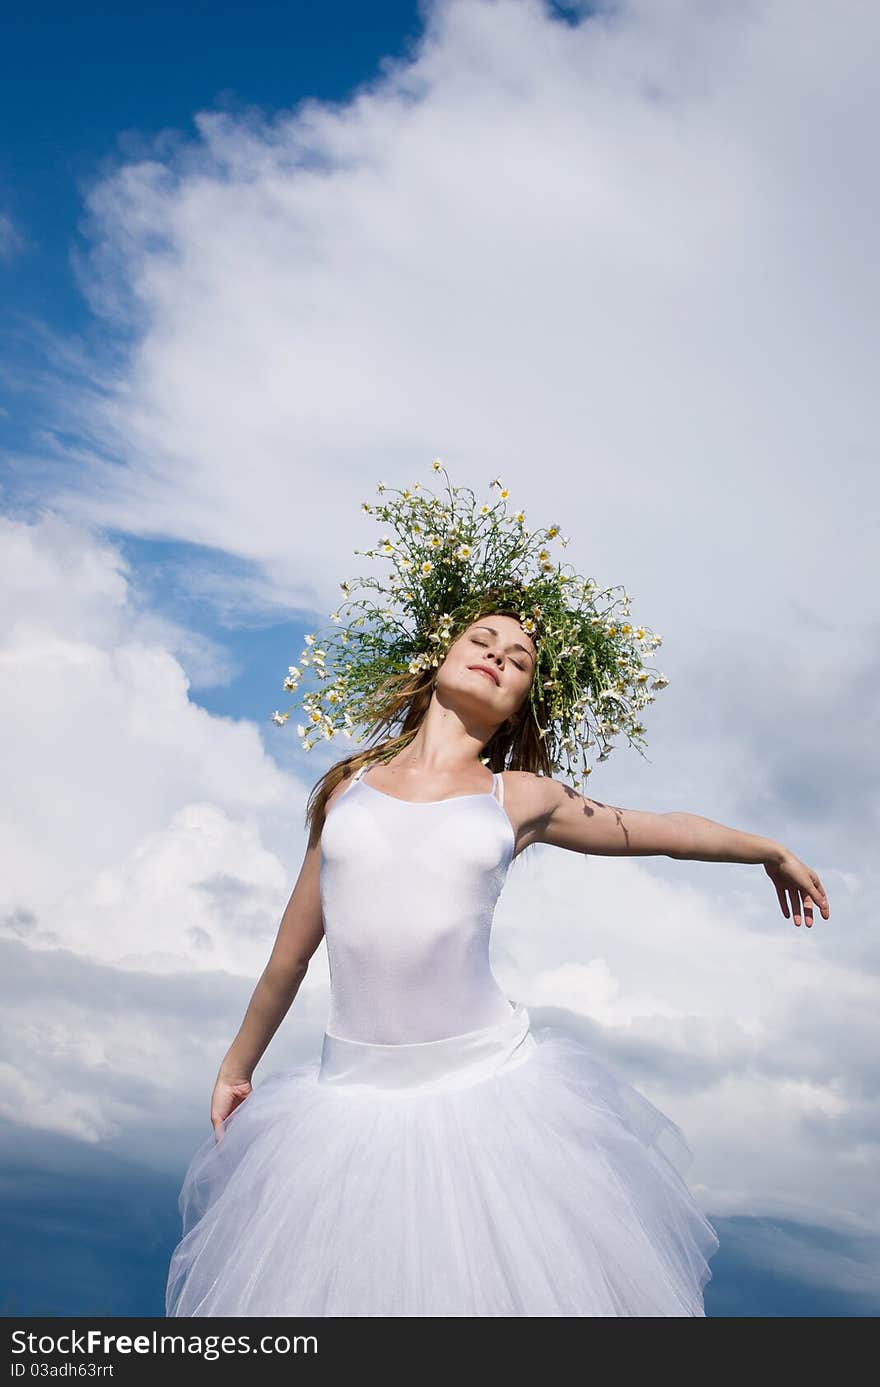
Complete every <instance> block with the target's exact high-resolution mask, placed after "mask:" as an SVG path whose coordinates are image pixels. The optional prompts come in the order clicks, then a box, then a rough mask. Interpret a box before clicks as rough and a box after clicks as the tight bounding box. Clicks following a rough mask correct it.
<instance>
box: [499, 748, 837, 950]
mask: <svg viewBox="0 0 880 1387" xmlns="http://www.w3.org/2000/svg"><path fill="white" fill-rule="evenodd" d="M513 775H515V776H516V782H517V783H516V784H515V785H513V786H511V788H512V789H513V792H514V793H513V795H512V796H511V799H513V798H514V796H516V799H517V800H518V801H519V808H520V815H519V816H520V818H521V824H522V826H521V830H520V842H521V846H523V847H525V846H527V845H528V844H529V843H549V844H551V845H552V846H553V847H557V848H568V849H569V851H571V852H582V853H594V854H596V855H598V856H608V857H624V856H626V857H648V856H665V857H674V858H678V859H681V860H686V861H687V860H689V861H698V862H746V863H755V864H757V863H760V864H761V865H762V866H763V867H764V870H765V871H766V873H767V875H768V876H769V877H770V880H771V881H772V882H773V884H774V886H775V887H776V892H777V896H778V899H779V905H780V908H781V910H782V913H783V915H784V916H785V918H786V919H789V918H790V915H789V903H790V906H791V914H792V915H793V916H794V921H795V924H797V925H799V924H800V923H801V918H802V917H803V918H804V919H805V922H806V924H807V925H808V926H810V925H812V923H813V904H814V902H815V903H816V904H818V906H819V909H820V911H821V913H822V916H823V918H824V919H826V920H827V919H829V918H830V913H831V912H830V910H829V907H828V898H827V896H826V895H825V891H824V888H823V886H822V883H821V881H820V880H819V878H818V876H817V875H816V873H815V872H814V871H813V870H812V869H811V868H810V867H808V866H807V865H806V864H805V863H803V862H801V861H800V859H799V858H797V857H795V856H794V854H793V853H791V852H789V851H788V849H787V848H784V847H783V846H782V844H781V843H778V842H776V841H775V840H774V839H772V838H763V837H761V836H760V835H758V834H755V833H743V832H741V831H740V830H739V829H736V828H728V827H727V826H726V825H725V824H719V823H715V822H714V821H713V820H712V819H704V818H703V817H702V816H701V815H699V814H687V813H679V812H672V813H668V814H653V813H649V812H647V811H645V810H640V809H621V808H620V807H619V806H617V805H614V804H603V803H602V802H601V800H596V799H588V798H587V797H586V796H585V795H582V794H580V793H579V792H578V791H577V790H574V789H572V787H571V786H570V785H565V784H563V783H562V782H561V781H558V780H553V779H551V778H550V777H549V776H539V775H531V774H530V773H529V772H526V771H523V772H517V773H513V772H508V774H507V775H506V776H505V782H508V781H510V779H511V777H512V776H513ZM786 893H788V897H789V900H788V901H787V900H786Z"/></svg>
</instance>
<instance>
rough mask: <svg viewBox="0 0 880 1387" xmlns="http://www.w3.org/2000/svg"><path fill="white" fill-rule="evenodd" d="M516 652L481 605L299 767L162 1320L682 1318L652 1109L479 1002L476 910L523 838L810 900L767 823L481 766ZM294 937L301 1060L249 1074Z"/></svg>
mask: <svg viewBox="0 0 880 1387" xmlns="http://www.w3.org/2000/svg"><path fill="white" fill-rule="evenodd" d="M536 655H537V651H536V644H535V642H534V641H533V639H532V636H531V635H530V634H529V632H528V631H527V630H526V629H525V627H524V625H523V624H522V623H521V622H520V621H519V620H518V619H517V616H516V614H515V613H514V612H513V611H512V610H506V611H505V610H498V609H493V608H492V606H491V605H490V606H488V607H487V610H486V611H484V612H481V613H479V614H478V616H477V618H476V619H475V620H473V621H471V622H470V623H469V624H468V625H467V627H466V628H465V629H464V630H463V631H462V633H461V634H460V635H459V636H458V638H457V639H455V640H453V642H452V644H451V645H450V647H449V649H448V651H447V653H446V655H445V658H444V659H443V661H442V663H440V664H439V666H438V667H437V669H436V670H434V671H425V672H424V674H425V675H426V676H427V674H429V673H430V676H431V677H430V678H427V677H424V678H423V677H422V676H419V675H414V677H413V683H412V688H411V690H410V692H411V698H410V702H409V713H408V719H407V725H406V727H405V730H404V732H403V733H402V734H401V735H400V736H398V737H395V738H389V739H386V740H385V741H384V742H382V743H381V744H380V745H379V746H378V747H374V748H373V749H372V750H371V751H368V752H366V753H363V752H362V753H359V754H358V755H356V756H353V757H351V758H348V759H346V760H344V761H341V762H339V763H337V764H336V765H335V766H333V767H332V768H331V770H330V771H328V773H327V774H326V776H325V777H324V778H323V780H322V781H321V782H319V784H318V786H316V789H315V792H314V794H313V800H312V803H311V806H310V816H311V830H312V831H311V835H310V841H309V845H308V849H307V851H306V854H305V859H304V862H303V865H302V870H301V872H300V874H299V878H298V880H297V883H296V886H295V888H294V891H293V894H292V895H291V898H290V901H289V903H288V905H287V908H286V910H285V912H284V916H283V919H282V921H281V925H280V929H279V931H278V937H277V940H276V942H275V946H274V948H273V950H272V954H271V957H270V958H269V961H268V964H267V966H266V969H265V971H264V973H263V975H262V977H261V978H260V981H259V983H258V985H257V987H256V990H255V992H254V995H253V998H252V1000H251V1002H250V1005H249V1007H248V1009H247V1013H246V1015H245V1018H244V1021H243V1023H242V1025H241V1029H240V1030H239V1032H238V1034H237V1035H236V1037H235V1039H234V1041H233V1042H232V1045H231V1046H230V1048H229V1051H228V1053H227V1054H226V1056H225V1058H224V1060H223V1062H222V1064H221V1066H220V1071H219V1074H218V1077H217V1082H216V1086H215V1089H214V1093H213V1098H212V1104H211V1120H212V1123H213V1126H214V1129H215V1130H214V1132H213V1133H212V1134H211V1135H210V1136H209V1137H207V1138H206V1140H205V1142H204V1143H203V1145H202V1146H201V1147H200V1148H199V1150H198V1151H197V1152H196V1154H195V1156H194V1157H193V1160H192V1163H191V1165H190V1167H189V1169H188V1171H187V1173H186V1177H185V1180H184V1184H183V1188H182V1190H181V1196H180V1209H181V1213H182V1215H183V1222H184V1235H183V1238H182V1240H181V1242H180V1243H179V1244H178V1246H177V1248H176V1249H175V1252H174V1254H173V1257H172V1261H171V1265H170V1268H169V1275H168V1288H167V1313H168V1314H169V1315H177V1316H187V1315H268V1316H282V1315H285V1316H286V1315H327V1316H340V1315H343V1316H345V1315H352V1316H354V1315H358V1316H364V1315H376V1316H393V1315H400V1316H404V1315H405V1316H463V1315H473V1316H600V1315H601V1316H606V1315H609V1316H610V1315H633V1316H636V1315H638V1316H656V1315H693V1316H700V1315H704V1314H705V1310H704V1305H703V1289H704V1287H705V1285H706V1283H707V1281H708V1280H709V1278H710V1276H711V1271H710V1268H709V1259H710V1258H711V1256H712V1254H713V1253H714V1252H715V1250H716V1249H717V1247H718V1238H717V1235H716V1233H715V1230H714V1228H713V1227H712V1225H711V1224H710V1223H709V1221H708V1220H707V1218H706V1217H705V1215H704V1214H703V1212H702V1211H701V1210H700V1208H699V1207H698V1206H697V1204H696V1202H695V1201H694V1199H693V1197H692V1195H691V1193H690V1191H689V1189H688V1187H687V1185H686V1183H685V1181H684V1179H683V1176H682V1169H683V1168H684V1166H685V1165H686V1164H687V1163H688V1161H689V1159H690V1152H689V1149H688V1147H687V1145H686V1142H685V1141H684V1138H683V1136H682V1134H681V1132H680V1130H679V1128H678V1127H677V1126H676V1125H675V1124H674V1123H673V1122H672V1121H671V1120H670V1119H669V1118H668V1117H666V1116H665V1115H664V1114H663V1113H662V1112H660V1111H659V1110H658V1109H657V1108H656V1107H655V1106H654V1105H653V1104H651V1103H650V1102H649V1101H648V1100H647V1098H645V1097H644V1096H643V1095H641V1094H640V1093H639V1092H638V1091H637V1090H636V1089H634V1088H633V1087H631V1086H630V1085H628V1084H626V1083H625V1082H624V1081H623V1080H621V1079H619V1078H617V1077H615V1076H614V1075H613V1073H612V1072H611V1070H610V1069H609V1068H608V1067H607V1066H606V1065H605V1064H604V1063H603V1062H602V1061H601V1060H600V1059H599V1058H598V1057H597V1056H596V1055H595V1054H594V1053H593V1052H592V1051H591V1050H590V1049H589V1048H588V1046H587V1045H586V1044H585V1043H584V1041H583V1040H582V1039H580V1038H579V1037H578V1036H577V1035H575V1034H574V1033H573V1032H569V1031H568V1030H566V1029H565V1028H564V1027H562V1026H561V1025H556V1024H554V1025H553V1026H539V1025H533V1024H532V1023H531V1020H530V1017H529V1013H528V1011H527V1009H526V1007H525V1005H524V1004H523V1002H522V1001H520V1000H513V999H509V998H508V997H507V996H506V995H505V992H504V990H503V989H502V987H501V986H500V985H499V984H498V982H497V980H496V978H495V976H494V974H493V971H492V968H491V966H490V963H489V939H490V931H491V926H492V917H493V912H494V909H495V904H496V901H497V899H498V896H499V893H500V891H501V889H502V886H503V885H504V882H505V878H506V876H507V873H508V870H509V868H510V865H511V863H512V861H513V859H514V858H515V857H517V856H518V855H519V854H520V853H521V852H522V851H523V850H524V849H525V848H526V847H528V846H529V845H530V844H534V843H546V844H550V845H552V846H554V847H558V848H565V849H568V850H569V851H571V852H577V853H596V854H604V855H614V856H648V855H655V854H663V855H665V856H668V857H673V858H677V859H700V860H702V861H719V862H720V861H724V862H743V863H753V864H756V865H758V864H760V865H761V866H763V868H764V870H765V871H766V872H767V874H768V875H769V877H770V878H771V880H772V882H773V884H774V886H775V888H776V890H777V893H778V898H779V903H780V905H781V907H782V911H783V914H784V915H786V917H788V915H789V902H790V911H791V914H792V915H793V917H794V920H795V923H796V924H798V925H799V924H800V923H801V920H804V922H805V923H806V924H807V925H808V926H809V925H811V924H812V912H813V904H814V902H816V903H817V904H818V905H819V908H820V910H821V913H822V915H823V916H825V917H826V918H827V916H828V904H827V901H826V898H825V895H824V892H823V890H822V886H821V883H820V881H819V879H818V877H817V876H816V874H815V873H814V872H812V871H811V870H810V869H809V868H808V867H807V866H806V865H805V864H804V863H803V862H801V861H799V860H798V859H797V858H796V857H795V856H793V854H791V853H790V852H788V851H786V849H785V848H783V847H782V846H781V845H780V844H779V843H776V842H773V841H772V840H770V839H767V838H762V837H757V836H753V835H751V834H748V833H741V832H738V831H737V830H735V829H731V828H726V827H724V826H722V825H721V824H717V823H713V822H711V821H709V820H707V819H704V818H700V817H697V816H693V815H690V814H684V813H668V814H654V813H644V812H639V811H635V810H629V809H621V808H617V807H615V806H612V805H606V804H602V803H600V802H599V801H597V800H592V799H589V798H586V797H585V796H583V795H582V794H579V793H576V792H575V791H574V790H573V789H572V788H571V787H569V786H568V785H567V784H565V783H564V782H562V781H559V780H556V779H554V778H553V777H552V776H548V775H546V774H544V775H541V774H536V773H535V772H534V771H532V770H528V769H517V770H505V769H504V766H505V764H506V763H507V760H508V759H510V760H513V762H514V764H518V765H520V766H522V765H528V764H529V762H530V757H531V756H532V753H533V752H534V748H535V747H536V745H537V743H536V741H535V740H534V739H535V735H536V734H535V728H534V726H530V725H529V721H528V698H527V696H528V693H529V689H530V686H531V683H532V680H533V678H534V676H535V667H536ZM786 897H787V898H788V899H787V900H786ZM545 924H546V922H545V921H544V920H542V919H536V920H535V929H536V930H541V929H543V928H544V927H545ZM322 938H326V941H327V950H328V958H329V964H330V974H331V990H330V1010H329V1016H328V1021H327V1026H326V1031H325V1034H324V1037H323V1046H322V1050H321V1056H320V1059H317V1058H316V1059H315V1060H314V1061H311V1062H308V1063H306V1064H302V1065H299V1066H298V1067H296V1068H294V1069H292V1070H288V1071H285V1072H281V1073H274V1074H271V1075H270V1076H269V1077H268V1078H266V1079H265V1080H264V1081H263V1082H261V1083H260V1084H258V1085H257V1086H255V1087H254V1086H252V1079H253V1073H254V1069H255V1067H256V1065H257V1063H258V1061H259V1059H260V1057H261V1055H262V1054H263V1052H264V1050H265V1049H266V1046H267V1045H268V1043H269V1041H270V1039H271V1037H272V1036H273V1035H274V1033H275V1031H276V1029H277V1028H278V1026H279V1024H280V1022H281V1020H282V1018H283V1017H284V1016H285V1014H286V1012H287V1011H288V1008H289V1007H290V1005H291V1002H292V1001H293V999H294V997H295V996H296V994H297V991H298V989H299V987H300V984H301V983H302V980H303V978H304V977H305V974H306V970H307V968H308V964H309V960H310V959H311V957H312V955H313V954H314V952H315V950H316V949H317V948H318V946H319V944H320V943H321V940H322Z"/></svg>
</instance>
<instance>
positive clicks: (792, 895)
mask: <svg viewBox="0 0 880 1387" xmlns="http://www.w3.org/2000/svg"><path fill="white" fill-rule="evenodd" d="M788 898H789V900H790V902H791V914H792V919H793V920H794V922H795V924H796V925H797V927H798V929H800V924H801V899H800V896H799V895H798V893H797V891H796V890H794V888H793V887H790V888H789V892H788Z"/></svg>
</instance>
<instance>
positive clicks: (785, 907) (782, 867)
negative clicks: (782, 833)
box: [764, 848, 831, 929]
mask: <svg viewBox="0 0 880 1387" xmlns="http://www.w3.org/2000/svg"><path fill="white" fill-rule="evenodd" d="M764 871H765V872H766V873H767V875H768V877H769V878H770V880H771V881H772V882H773V885H774V886H775V887H776V894H777V896H778V897H779V905H780V907H781V909H782V913H783V915H784V916H785V918H786V920H789V919H791V916H792V915H793V916H794V922H795V924H796V925H800V923H801V919H802V918H803V920H804V923H805V924H806V926H807V929H810V928H811V926H812V924H813V905H814V903H815V904H816V905H818V907H819V911H820V913H821V915H822V919H823V920H827V919H829V917H830V915H831V911H830V909H829V908H828V897H827V896H826V895H825V889H824V887H823V886H822V883H821V881H820V880H819V878H818V876H817V875H816V873H815V872H814V871H813V869H812V868H811V867H808V866H807V864H806V863H805V862H801V860H800V858H799V857H795V855H794V853H793V852H788V851H787V849H785V848H783V849H782V853H781V857H780V858H775V859H774V860H773V861H772V862H765V863H764ZM786 892H787V893H788V900H786ZM789 903H790V905H791V909H790V910H789Z"/></svg>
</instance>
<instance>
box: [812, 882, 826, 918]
mask: <svg viewBox="0 0 880 1387" xmlns="http://www.w3.org/2000/svg"><path fill="white" fill-rule="evenodd" d="M813 885H814V887H815V888H816V890H815V894H814V896H813V899H814V900H815V901H816V903H817V904H818V906H819V909H820V911H821V912H822V915H823V917H824V919H826V920H827V919H828V914H829V911H828V897H827V896H826V894H825V887H824V886H823V885H822V883H821V881H820V880H819V878H818V877H817V876H816V874H815V872H814V873H813Z"/></svg>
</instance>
